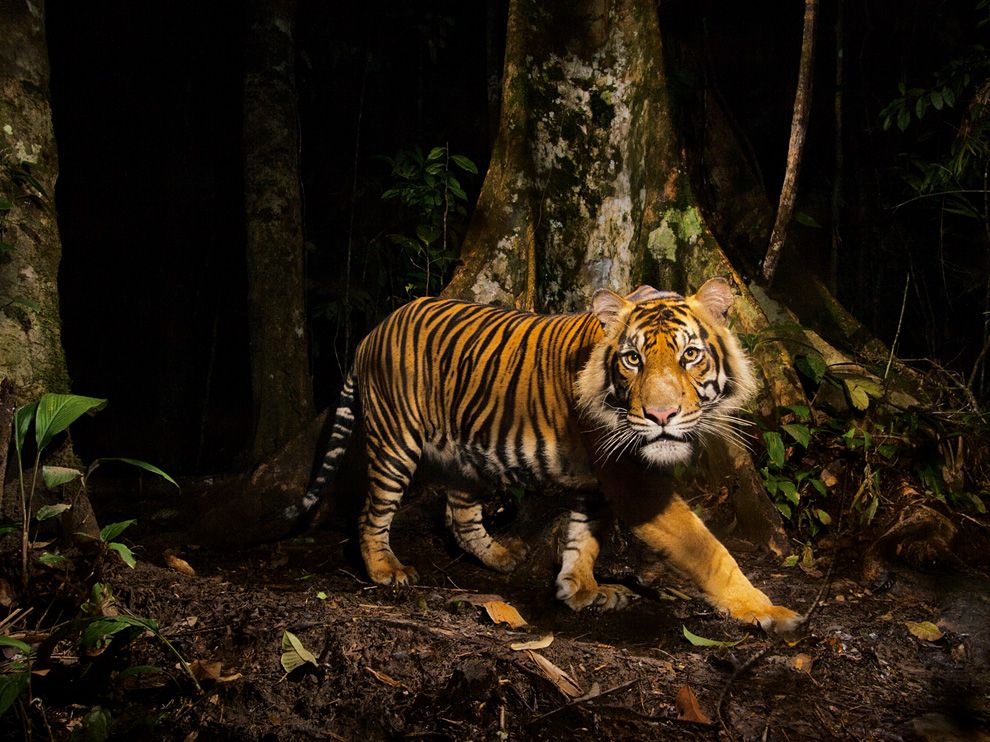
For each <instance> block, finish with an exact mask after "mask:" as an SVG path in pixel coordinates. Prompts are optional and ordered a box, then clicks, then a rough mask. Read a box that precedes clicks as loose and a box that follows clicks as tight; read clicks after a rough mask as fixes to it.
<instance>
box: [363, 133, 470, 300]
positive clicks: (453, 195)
mask: <svg viewBox="0 0 990 742" xmlns="http://www.w3.org/2000/svg"><path fill="white" fill-rule="evenodd" d="M385 160H386V162H388V164H389V166H390V167H391V173H390V176H391V179H392V182H391V184H390V186H389V187H388V188H387V189H386V190H385V192H384V193H382V199H384V200H386V201H397V202H398V203H399V204H400V205H401V207H402V208H403V210H404V211H405V213H406V215H407V219H406V221H407V225H408V226H407V228H406V229H405V230H403V231H401V232H399V231H397V232H392V233H390V234H389V235H388V239H389V240H390V241H391V242H392V243H393V244H394V245H396V246H397V247H399V249H400V250H401V252H402V254H403V255H404V256H405V258H406V260H407V261H408V262H409V264H410V265H411V270H410V271H409V273H408V275H407V281H406V284H405V287H404V288H405V291H406V293H407V294H408V295H410V296H422V295H426V294H432V293H436V292H437V291H439V290H440V289H441V288H442V287H443V285H444V283H445V282H446V280H447V278H448V277H449V273H450V269H451V267H452V266H453V264H454V262H455V261H456V259H457V250H458V248H459V243H460V232H461V229H462V228H463V225H464V222H465V219H466V217H467V194H466V193H465V192H464V188H463V187H462V186H461V183H460V181H459V180H458V178H457V176H456V174H455V172H456V171H461V172H463V173H470V174H472V175H477V173H478V168H477V167H476V166H475V164H474V163H473V162H472V161H471V160H470V159H468V158H467V157H465V156H463V155H452V154H450V151H449V149H448V148H447V146H446V145H445V146H442V147H434V148H433V149H431V150H430V152H429V154H427V155H425V156H424V155H423V151H422V150H421V149H420V148H419V147H415V148H413V149H404V150H400V151H399V152H398V153H397V154H396V156H395V157H391V158H388V157H387V158H385Z"/></svg>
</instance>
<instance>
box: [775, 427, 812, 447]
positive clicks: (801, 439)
mask: <svg viewBox="0 0 990 742" xmlns="http://www.w3.org/2000/svg"><path fill="white" fill-rule="evenodd" d="M780 427H782V428H783V429H784V430H785V431H787V434H788V435H789V436H790V437H791V438H793V439H794V440H796V441H797V442H798V443H800V444H801V445H802V446H803V447H804V448H807V447H808V444H809V443H811V430H810V429H809V428H808V426H807V425H796V424H794V423H787V424H786V425H781V426H780Z"/></svg>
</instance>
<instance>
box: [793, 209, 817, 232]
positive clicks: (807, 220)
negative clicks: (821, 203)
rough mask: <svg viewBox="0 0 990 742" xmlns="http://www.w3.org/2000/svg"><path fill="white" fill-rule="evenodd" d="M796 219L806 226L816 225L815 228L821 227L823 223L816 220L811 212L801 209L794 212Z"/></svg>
mask: <svg viewBox="0 0 990 742" xmlns="http://www.w3.org/2000/svg"><path fill="white" fill-rule="evenodd" d="M794 221H796V222H797V223H798V224H802V225H804V226H805V227H814V228H815V229H821V228H822V225H821V224H819V223H818V222H817V221H815V218H814V217H813V216H811V215H810V214H805V213H804V212H803V211H799V212H797V213H796V214H794Z"/></svg>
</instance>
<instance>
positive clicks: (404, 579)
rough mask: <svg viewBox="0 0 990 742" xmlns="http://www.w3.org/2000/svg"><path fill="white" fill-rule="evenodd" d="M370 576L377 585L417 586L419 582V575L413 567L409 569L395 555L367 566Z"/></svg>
mask: <svg viewBox="0 0 990 742" xmlns="http://www.w3.org/2000/svg"><path fill="white" fill-rule="evenodd" d="M366 566H367V568H368V576H369V577H370V578H371V581H372V582H374V583H375V584H377V585H395V586H397V587H399V586H402V585H415V584H416V583H417V582H419V573H418V572H416V570H415V569H414V568H413V567H407V566H406V565H404V564H403V563H402V562H400V561H399V560H398V559H396V558H395V556H394V555H391V554H390V555H389V556H388V557H383V558H380V559H378V560H377V561H375V562H374V563H371V564H367V565H366Z"/></svg>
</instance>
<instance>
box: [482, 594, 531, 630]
mask: <svg viewBox="0 0 990 742" xmlns="http://www.w3.org/2000/svg"><path fill="white" fill-rule="evenodd" d="M481 605H482V606H483V607H484V609H485V610H486V611H487V612H488V617H489V618H490V619H491V620H492V623H507V624H509V626H510V627H512V628H513V629H519V628H522V627H523V626H526V619H524V618H523V617H522V616H520V615H519V611H517V610H516V609H515V608H513V607H512V606H511V605H509V604H508V603H504V602H502V601H501V600H492V601H490V602H488V603H482V604H481Z"/></svg>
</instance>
